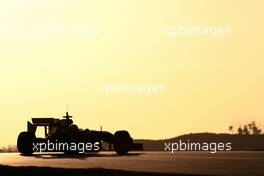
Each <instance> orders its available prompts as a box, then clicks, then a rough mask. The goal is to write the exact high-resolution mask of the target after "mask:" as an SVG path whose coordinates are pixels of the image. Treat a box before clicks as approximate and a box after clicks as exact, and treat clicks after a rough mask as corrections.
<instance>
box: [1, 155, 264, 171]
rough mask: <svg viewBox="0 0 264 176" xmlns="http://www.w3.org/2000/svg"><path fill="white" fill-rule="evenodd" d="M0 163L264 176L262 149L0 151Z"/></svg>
mask: <svg viewBox="0 0 264 176" xmlns="http://www.w3.org/2000/svg"><path fill="white" fill-rule="evenodd" d="M0 164H1V165H8V166H37V167H55V168H83V169H88V168H104V169H117V170H125V171H137V172H157V173H184V174H202V175H239V176H258V175H259V176H260V175H261V176H263V175H264V152H217V153H215V154H211V153H208V152H177V153H174V154H171V153H169V152H132V153H129V154H128V155H126V156H119V155H117V154H115V153H114V152H100V153H99V154H87V155H81V156H77V157H73V156H65V155H63V154H52V155H51V154H38V153H37V154H34V155H33V156H30V157H28V156H22V155H20V154H18V153H1V154H0Z"/></svg>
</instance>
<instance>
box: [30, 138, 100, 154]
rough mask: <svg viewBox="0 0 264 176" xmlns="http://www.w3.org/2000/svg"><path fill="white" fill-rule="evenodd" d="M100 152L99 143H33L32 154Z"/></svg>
mask: <svg viewBox="0 0 264 176" xmlns="http://www.w3.org/2000/svg"><path fill="white" fill-rule="evenodd" d="M99 150H100V143H99V142H94V143H91V142H88V143H84V142H78V143H75V142H71V143H67V142H58V141H55V142H51V141H49V140H48V141H47V142H41V143H33V151H34V152H40V153H42V152H54V151H57V152H78V153H85V152H92V151H94V152H98V151H99Z"/></svg>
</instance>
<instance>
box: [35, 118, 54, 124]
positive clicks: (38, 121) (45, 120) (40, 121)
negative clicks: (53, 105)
mask: <svg viewBox="0 0 264 176" xmlns="http://www.w3.org/2000/svg"><path fill="white" fill-rule="evenodd" d="M58 121H59V119H54V118H32V123H33V125H36V126H53V125H55V124H56V123H57V122H58Z"/></svg>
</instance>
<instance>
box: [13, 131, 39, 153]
mask: <svg viewBox="0 0 264 176" xmlns="http://www.w3.org/2000/svg"><path fill="white" fill-rule="evenodd" d="M35 139H36V137H35V135H34V134H33V133H29V132H21V133H20V134H19V136H18V138H17V149H18V151H19V152H20V153H22V154H23V155H32V153H33V142H34V141H35Z"/></svg>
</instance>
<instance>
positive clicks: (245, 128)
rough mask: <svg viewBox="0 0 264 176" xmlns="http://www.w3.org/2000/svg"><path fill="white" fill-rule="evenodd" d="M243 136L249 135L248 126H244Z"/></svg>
mask: <svg viewBox="0 0 264 176" xmlns="http://www.w3.org/2000/svg"><path fill="white" fill-rule="evenodd" d="M243 134H249V130H248V126H247V125H244V128H243Z"/></svg>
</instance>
